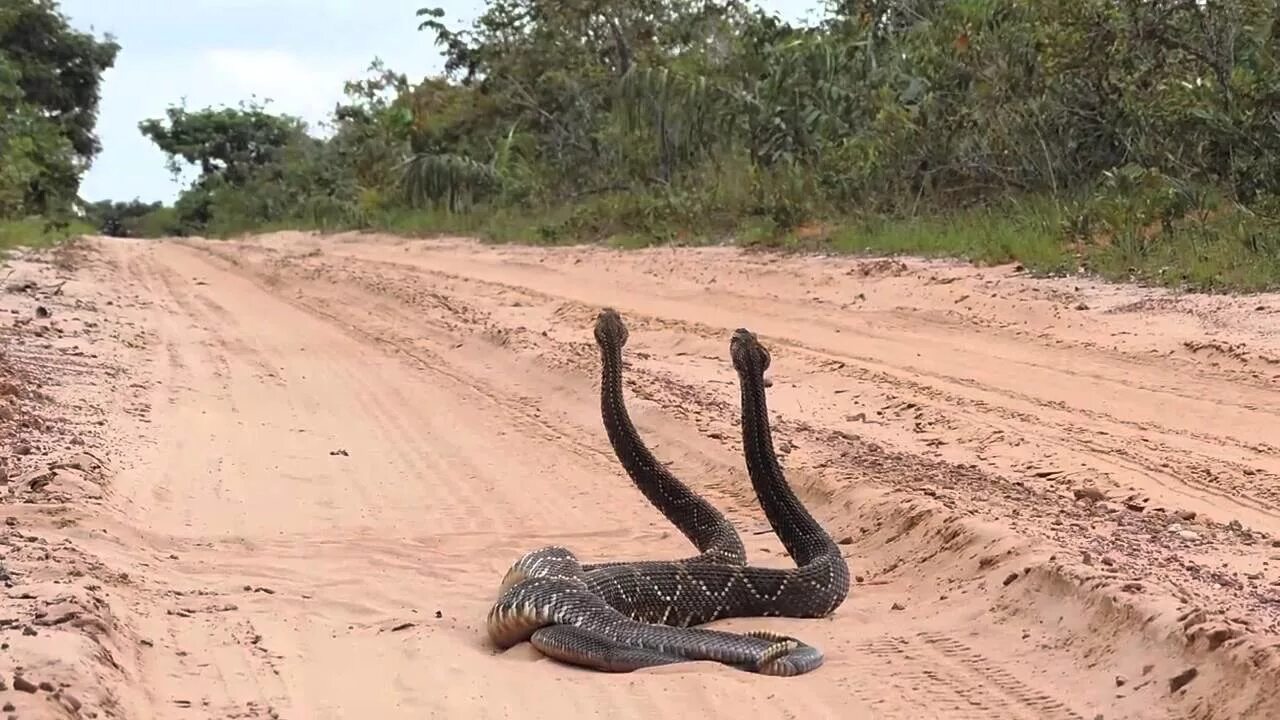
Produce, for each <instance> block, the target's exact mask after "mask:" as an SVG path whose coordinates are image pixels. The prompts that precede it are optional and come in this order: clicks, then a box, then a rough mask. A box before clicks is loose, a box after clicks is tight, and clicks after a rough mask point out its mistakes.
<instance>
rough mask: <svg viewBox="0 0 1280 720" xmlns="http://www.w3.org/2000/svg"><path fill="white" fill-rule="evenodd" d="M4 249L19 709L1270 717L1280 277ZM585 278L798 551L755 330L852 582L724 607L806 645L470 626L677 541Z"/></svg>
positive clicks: (649, 372)
mask: <svg viewBox="0 0 1280 720" xmlns="http://www.w3.org/2000/svg"><path fill="white" fill-rule="evenodd" d="M15 269H16V272H17V274H16V275H15V276H14V277H17V278H19V279H22V278H29V279H30V281H29V283H28V284H27V285H26V286H25V287H23V288H20V289H12V288H11V289H10V291H9V292H8V293H7V294H6V295H5V297H4V299H3V303H4V305H3V309H9V310H12V311H13V313H14V315H13V317H14V318H15V320H14V324H13V326H12V327H10V328H8V329H7V330H6V333H7V334H6V335H5V336H4V337H5V340H6V345H5V353H6V356H7V357H8V361H9V362H10V363H11V364H13V366H14V367H13V369H12V373H13V376H14V377H15V378H19V377H21V378H24V379H25V380H24V381H29V382H30V383H32V384H33V385H34V386H39V387H41V388H42V389H43V392H44V395H43V396H39V395H36V394H24V391H21V389H20V388H19V389H15V390H14V391H13V395H14V397H15V398H19V397H21V398H22V401H21V402H22V403H26V404H24V405H22V407H23V408H27V409H28V410H29V411H30V412H31V413H43V415H42V417H46V418H50V419H49V420H47V421H41V422H38V423H26V424H25V425H24V424H22V423H19V424H18V425H17V426H16V427H18V430H15V431H14V432H15V433H17V434H15V435H14V436H13V439H12V443H14V444H13V445H12V446H11V447H12V448H16V447H18V445H19V444H26V445H27V446H28V447H26V448H25V452H21V453H19V452H17V451H16V450H15V451H14V452H13V453H12V455H11V457H10V458H8V462H9V465H8V466H7V469H8V475H9V477H10V480H11V482H9V483H8V484H7V485H6V487H7V488H8V492H9V496H8V500H7V502H6V506H5V510H6V514H7V515H8V516H9V517H10V518H12V520H11V521H10V522H9V523H8V527H7V528H6V529H7V530H8V533H9V534H8V535H7V539H6V541H5V544H4V550H5V552H6V555H5V556H4V566H5V568H6V569H7V571H8V573H9V574H11V575H12V585H13V587H14V590H13V591H12V593H13V594H12V596H11V597H10V598H9V599H8V600H6V601H5V602H6V603H7V604H6V605H5V606H4V607H3V608H2V611H3V613H4V615H5V616H8V617H11V618H12V621H11V622H6V624H5V627H4V628H3V629H2V630H0V632H3V635H4V639H5V640H6V641H7V644H6V647H5V649H4V650H3V651H2V652H0V657H5V656H6V655H7V656H8V657H6V660H9V661H11V662H12V663H13V664H14V666H15V668H16V670H17V673H16V675H17V676H21V677H22V678H24V679H26V680H29V681H30V682H31V683H33V684H34V683H37V682H38V681H45V682H46V684H47V685H48V687H47V688H43V689H41V688H38V687H37V688H35V689H34V691H33V692H23V691H21V690H20V689H14V682H13V680H14V678H6V681H7V682H8V685H9V689H7V690H4V691H2V692H0V696H3V698H4V699H5V702H11V703H13V704H14V705H15V712H16V713H17V714H18V716H19V717H20V718H22V719H23V720H27V719H28V718H32V717H45V716H48V717H84V716H86V715H87V714H88V713H93V714H94V715H93V716H97V717H128V718H257V717H263V718H265V717H271V718H290V719H295V718H296V719H304V718H305V719H312V718H315V719H320V718H356V717H360V718H379V719H382V718H423V717H431V718H461V717H466V718H565V717H605V716H609V715H616V716H618V717H623V718H641V717H649V716H658V717H685V716H690V717H706V718H732V717H744V716H748V715H749V716H751V717H762V718H792V717H795V718H799V717H804V718H837V717H839V718H850V717H854V718H904V719H905V718H972V719H979V718H992V719H997V718H998V719H1001V720H1005V719H1017V718H1025V719H1028V720H1031V719H1039V718H1047V719H1050V720H1058V719H1061V720H1068V719H1075V718H1084V719H1086V720H1092V719H1093V718H1097V717H1104V718H1107V719H1108V720H1111V719H1113V718H1144V719H1145V718H1152V719H1155V718H1161V719H1163V718H1205V719H1208V718H1273V717H1280V699H1278V698H1276V697H1275V695H1274V692H1273V689H1274V687H1276V685H1275V683H1276V682H1277V681H1280V661H1278V660H1277V656H1278V655H1280V650H1277V647H1278V645H1277V638H1278V637H1280V297H1275V296H1265V297H1251V298H1243V299H1231V298H1206V297H1177V296H1171V295H1166V294H1163V293H1157V292H1153V291H1143V290H1138V289H1134V288H1126V287H1118V286H1107V285H1101V284H1095V283H1092V282H1087V281H1083V280H1076V279H1057V280H1034V279H1030V278H1026V277H1023V274H1022V273H1021V272H1020V271H1019V269H1018V268H1011V267H1002V268H992V269H975V268H971V267H968V266H964V265H960V264H944V263H926V262H900V261H897V260H855V259H847V258H815V257H779V256H776V255H756V254H751V253H744V252H740V251H736V250H730V249H701V250H694V249H680V250H672V249H659V250H648V251H641V252H630V253H623V252H615V251H610V250H605V249H599V248H595V249H587V248H574V249H538V248H495V247H485V246H481V245H477V244H474V243H470V242H464V241H445V240H441V241H404V240H397V239H392V238H383V237H376V236H354V235H351V236H346V235H344V236H334V237H313V236H307V235H301V234H293V233H288V234H279V235H271V236H264V237H260V238H255V239H251V240H246V241H243V242H211V241H203V240H185V241H176V240H175V241H165V242H143V241H130V240H107V239H99V240H94V241H91V242H89V243H87V244H86V245H85V247H84V248H83V249H82V250H81V251H80V254H79V255H77V256H75V257H71V258H64V259H63V261H60V262H59V261H55V262H53V263H52V264H50V263H49V262H47V261H45V260H42V259H40V258H37V257H28V258H27V259H25V260H23V261H21V262H18V263H16V264H15ZM58 278H61V279H62V281H65V282H66V285H63V286H58V285H56V283H57V282H58ZM55 288H56V289H55ZM37 305H38V306H41V307H45V308H46V315H47V316H39V317H37V316H36V315H35V314H34V313H36V311H35V309H34V308H35V307H36V306H37ZM605 305H610V306H613V307H616V308H617V309H618V310H619V311H621V313H622V314H623V316H624V318H625V319H626V321H627V322H628V324H629V326H630V329H631V333H630V336H631V340H630V342H629V344H628V346H627V348H626V350H625V353H626V358H627V363H628V366H627V369H626V382H627V393H628V395H627V399H628V402H629V404H630V407H631V410H632V414H633V416H634V418H635V420H636V421H637V424H638V425H639V427H640V431H641V433H642V434H643V435H644V436H645V438H646V439H647V440H648V441H649V443H650V444H651V446H652V447H653V449H654V452H655V454H657V455H658V456H659V457H661V458H662V459H663V460H666V461H669V462H670V463H671V468H672V470H673V471H674V472H675V473H676V474H677V475H678V476H679V477H681V478H683V479H685V480H686V481H687V482H688V483H689V484H690V485H692V486H693V487H695V488H697V489H698V490H700V491H702V492H705V493H706V494H707V496H708V497H709V498H710V499H711V500H712V501H713V502H714V503H715V504H717V505H718V506H719V507H722V508H724V509H725V510H726V511H727V512H728V513H729V514H730V516H731V517H732V518H733V519H734V521H735V522H736V523H737V525H738V527H739V528H741V529H742V531H743V535H744V538H745V539H746V540H747V543H748V550H749V552H750V554H751V561H752V562H755V563H762V564H771V565H779V566H784V565H786V563H787V562H788V560H787V558H786V556H785V554H784V553H783V552H782V550H781V545H780V544H779V543H778V542H777V540H776V539H775V538H774V537H773V536H772V535H771V534H768V533H767V532H765V531H767V525H766V524H765V523H764V520H763V515H762V514H761V513H760V511H759V509H758V508H757V507H756V505H755V501H754V498H753V497H752V495H751V491H750V485H749V482H748V480H747V478H746V475H745V471H744V467H743V461H742V458H741V449H740V437H739V431H738V429H737V420H736V416H737V413H738V400H737V384H736V376H735V375H734V373H733V370H732V368H731V366H730V364H729V362H728V339H729V335H730V333H731V332H732V330H733V329H734V328H736V327H739V326H745V327H749V328H750V329H752V330H755V331H756V332H757V333H759V335H760V336H761V338H762V340H763V341H764V342H765V344H766V345H767V346H768V347H769V348H770V349H771V351H772V354H773V363H772V368H771V380H772V387H771V389H770V393H771V394H770V396H769V402H770V409H771V414H772V416H773V421H774V436H775V442H777V443H778V444H779V446H780V450H781V451H782V453H783V458H782V462H783V464H784V467H785V469H786V471H787V473H788V477H789V479H790V480H791V482H792V484H793V486H795V487H796V488H797V489H798V491H799V492H800V493H801V495H802V498H803V499H804V500H805V501H806V502H807V503H808V504H809V505H810V507H811V508H812V509H813V511H814V514H815V515H816V516H817V517H818V518H819V520H820V521H821V522H823V523H824V524H825V525H826V526H827V527H828V528H829V529H830V531H831V532H832V534H833V535H835V536H836V537H837V538H839V539H840V540H841V543H842V545H843V547H844V548H845V549H846V550H847V556H848V558H849V562H850V565H851V568H852V569H853V571H854V572H855V574H856V575H857V576H858V577H857V582H856V583H855V585H854V586H853V588H852V589H851V592H850V597H849V600H848V601H847V602H846V603H845V604H844V605H843V606H842V607H840V608H839V610H838V611H837V612H836V614H835V615H834V616H833V617H832V618H830V619H826V620H820V621H814V620H788V619H756V618H744V619H736V620H731V621H725V622H720V623H716V624H715V626H716V627H723V628H725V629H731V630H745V629H754V628H767V629H774V630H777V631H781V632H786V633H788V634H792V635H795V636H798V637H801V638H803V639H805V640H806V641H808V642H810V643H812V644H814V645H816V646H818V647H820V648H821V649H822V650H823V652H824V653H825V655H826V663H825V665H824V666H823V667H822V668H820V669H819V670H817V671H816V672H813V673H811V674H809V675H805V676H801V677H797V678H768V677H762V676H756V675H751V674H747V673H743V672H739V671H735V670H731V669H727V668H724V667H720V666H716V665H712V664H707V663H697V664H687V665H676V666H671V667H667V668H663V669H659V670H649V671H642V672H637V673H633V674H625V675H607V674H601V673H592V672H587V671H582V670H577V669H574V668H570V667H566V666H564V665H560V664H557V663H555V662H553V661H551V660H548V659H545V658H542V657H541V656H539V655H538V654H537V653H536V651H533V650H532V649H531V648H529V647H527V646H521V647H518V648H516V649H514V650H511V651H509V652H506V653H496V652H495V651H494V650H493V649H492V648H491V647H490V646H489V645H488V642H487V639H486V638H485V636H484V633H483V627H482V623H483V618H484V613H485V611H486V610H487V609H488V606H489V604H490V603H492V601H493V599H494V596H495V592H496V589H497V585H498V582H499V580H500V578H501V576H502V573H503V572H504V571H505V570H506V568H507V566H508V565H509V564H510V563H511V562H512V561H513V560H514V559H515V558H516V557H517V556H518V555H520V554H521V553H522V552H524V551H526V550H528V549H532V548H534V547H537V546H540V545H544V544H549V543H563V544H567V545H569V546H570V547H572V548H574V549H575V550H576V551H577V552H578V553H579V554H580V556H581V557H583V558H584V559H587V560H592V561H595V560H602V559H612V558H631V557H637V556H651V557H675V556H683V555H685V554H687V553H688V552H689V551H690V548H689V546H688V544H687V543H686V542H685V541H684V540H683V538H682V537H681V536H680V535H679V534H678V533H676V532H674V531H673V529H672V528H670V527H669V526H668V525H667V524H666V523H665V521H664V520H663V518H662V517H661V516H660V515H659V514H658V513H657V512H656V511H655V510H654V509H653V508H652V507H650V506H649V505H648V504H647V503H646V502H645V501H644V499H643V497H642V496H641V495H640V493H639V492H637V491H636V490H635V489H634V488H633V487H632V486H631V484H630V481H629V480H628V479H627V477H626V475H625V474H624V473H623V472H622V470H621V467H620V466H619V464H618V462H617V461H616V459H615V458H614V456H613V454H612V451H611V449H610V447H609V444H608V440H607V438H606V436H605V434H604V430H603V428H602V426H601V421H600V417H599V400H598V378H597V375H598V372H599V369H598V362H599V361H598V356H597V351H596V348H595V345H594V343H593V340H592V335H591V325H592V322H593V321H594V318H595V314H596V312H597V311H598V309H599V308H600V307H602V306H605ZM32 318H35V319H32ZM15 385H21V383H18V382H15ZM13 402H14V407H15V408H16V407H19V404H18V403H19V401H18V400H17V399H15V400H14V401H13ZM31 417H35V414H33V415H31ZM0 419H2V416H0ZM68 457H71V458H73V460H72V461H71V462H68V460H67V458H68ZM42 478H43V479H42ZM59 613H61V615H60V614H59ZM54 620H57V622H54ZM27 629H30V630H31V631H32V632H30V633H28V632H26V630H27ZM68 697H71V698H74V700H73V701H72V700H68V699H67V698H68Z"/></svg>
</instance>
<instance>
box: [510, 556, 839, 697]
mask: <svg viewBox="0 0 1280 720" xmlns="http://www.w3.org/2000/svg"><path fill="white" fill-rule="evenodd" d="M487 627H488V630H489V636H490V637H491V638H492V639H493V641H494V644H495V645H497V646H498V647H499V648H504V649H505V648H508V647H511V646H513V645H515V644H517V643H520V642H522V641H525V640H528V641H529V642H530V644H532V645H533V646H534V647H535V648H537V649H538V650H539V651H540V652H542V653H543V654H544V655H547V656H549V657H552V658H555V659H558V660H560V661H562V662H567V663H570V664H574V665H580V666H585V667H590V668H593V669H596V670H602V671H606V672H630V671H632V670H637V669H640V668H645V667H653V666H656V665H668V664H671V663H678V662H689V661H694V660H712V661H716V662H720V663H724V664H726V665H731V666H733V667H736V668H739V669H741V670H746V671H749V672H755V673H760V674H763V675H783V676H790V675H799V674H801V673H805V672H809V671H810V670H813V669H815V668H817V667H818V666H820V665H821V664H822V660H823V657H822V653H821V652H820V651H818V650H817V649H815V648H813V647H812V646H810V645H807V644H805V643H803V642H801V641H799V640H797V639H795V638H792V637H788V636H785V635H779V634H776V633H770V632H761V631H756V632H748V633H742V634H738V633H729V632H720V631H716V630H704V629H701V628H676V627H670V626H667V625H655V624H652V623H646V622H642V621H638V620H633V619H631V618H629V617H627V616H625V615H623V614H622V613H621V612H619V611H618V610H617V609H616V608H613V607H611V606H610V605H609V604H608V603H606V602H605V601H604V599H603V598H601V597H600V596H599V595H597V594H596V593H593V592H591V591H590V590H589V589H588V587H587V583H586V582H585V581H584V580H583V571H582V566H581V565H580V564H579V563H578V560H577V558H576V557H575V556H574V554H573V553H572V552H571V551H570V550H569V549H568V548H564V547H561V546H550V547H545V548H542V549H540V550H535V551H533V552H531V553H528V554H526V555H525V556H524V557H522V558H521V559H520V560H519V561H517V563H516V564H515V565H514V566H512V568H511V570H510V571H509V572H508V573H507V576H506V577H505V578H503V583H502V591H501V595H500V597H499V599H498V602H497V603H495V604H494V605H493V607H492V608H491V609H490V611H489V616H488V618H487Z"/></svg>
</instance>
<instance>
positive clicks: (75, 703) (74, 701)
mask: <svg viewBox="0 0 1280 720" xmlns="http://www.w3.org/2000/svg"><path fill="white" fill-rule="evenodd" d="M62 702H63V703H64V704H66V706H67V707H69V708H71V712H80V707H81V706H82V705H83V703H81V702H80V698H77V697H76V696H75V695H72V694H71V693H67V692H64V693H62Z"/></svg>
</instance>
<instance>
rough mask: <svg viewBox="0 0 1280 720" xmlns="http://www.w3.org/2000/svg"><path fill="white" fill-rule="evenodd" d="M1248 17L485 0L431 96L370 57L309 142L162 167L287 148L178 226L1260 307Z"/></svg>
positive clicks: (1271, 119)
mask: <svg viewBox="0 0 1280 720" xmlns="http://www.w3.org/2000/svg"><path fill="white" fill-rule="evenodd" d="M1274 10H1275V9H1274V3H1272V2H1269V1H1264V0H1207V1H1206V2H1199V3H1192V2H1186V1H1185V0H1151V1H1149V2H1142V3H1138V2H1122V3H1121V2H1115V0H1043V1H1042V2H1027V1H1026V0H955V1H950V2H948V1H943V0H831V1H830V2H828V3H827V8H826V13H825V15H824V17H822V18H821V19H820V20H819V21H817V22H815V23H813V24H810V25H792V24H788V23H785V22H783V21H781V20H780V19H778V18H777V17H775V16H771V15H768V14H766V13H764V12H762V11H760V10H757V9H754V8H752V7H750V6H748V5H746V4H745V3H743V2H738V1H737V0H702V1H700V2H697V3H687V2H675V0H632V1H630V2H622V1H621V0H564V1H562V2H556V3H546V2H542V1H541V0H489V1H488V2H487V3H486V5H485V8H484V10H483V12H482V13H481V14H480V16H479V17H478V18H477V19H476V20H475V22H474V23H473V24H472V25H471V26H470V27H469V28H466V29H456V28H452V27H450V26H449V24H448V23H447V22H446V18H445V17H444V13H443V11H441V10H439V9H436V8H424V9H422V10H420V11H419V12H418V15H417V17H418V22H419V23H420V25H419V28H420V29H421V30H423V31H425V32H427V33H430V34H431V35H434V37H435V40H436V45H437V47H438V48H439V49H440V51H441V52H442V54H443V56H444V61H445V62H444V69H445V73H444V75H443V76H439V77H429V78H424V79H422V80H421V81H419V82H416V83H414V82H410V81H409V79H408V78H406V77H404V76H403V75H400V74H397V73H395V72H392V71H391V70H389V69H387V68H386V67H384V66H382V65H381V64H380V63H377V62H375V63H374V64H373V65H372V66H371V67H370V74H369V76H368V77H366V78H365V79H364V80H361V81H356V82H351V83H348V84H347V86H346V88H345V90H346V93H347V99H346V102H344V103H343V104H342V105H340V106H339V107H338V108H337V109H336V111H335V113H334V116H333V127H334V131H333V133H332V134H331V135H330V136H329V137H327V138H325V139H317V138H312V137H309V136H307V135H306V134H305V132H302V131H301V130H300V129H299V128H298V127H297V126H296V125H294V124H291V122H290V121H289V120H288V119H287V118H277V119H276V120H272V119H270V118H268V117H266V116H263V115H254V116H253V118H252V120H253V122H248V123H247V125H242V123H244V122H245V121H247V120H248V119H249V118H247V117H246V116H244V115H243V113H242V114H241V115H238V116H227V115H218V116H217V117H220V118H224V119H227V120H228V123H229V124H224V125H215V124H212V123H210V124H207V125H206V126H205V129H206V130H207V131H208V133H209V134H208V135H204V136H200V137H203V138H204V139H203V140H201V141H200V142H194V143H192V146H193V147H196V148H198V149H199V150H200V151H199V152H192V153H190V154H186V155H183V154H181V153H174V154H173V155H174V156H175V157H176V156H181V157H183V158H185V159H187V160H188V161H191V162H197V163H203V162H204V159H205V158H206V157H210V156H213V154H212V153H211V151H210V148H211V147H214V146H218V143H223V142H225V143H229V144H230V145H231V146H235V147H238V145H237V142H238V140H237V138H238V137H240V136H239V135H237V133H240V132H242V131H243V132H248V133H249V136H250V137H257V135H255V134H254V133H259V132H261V131H262V130H264V129H266V128H277V127H279V128H288V131H282V132H280V133H278V134H273V135H271V136H270V138H269V142H267V141H264V142H262V143H261V144H260V145H261V147H265V148H267V149H268V150H269V152H264V153H262V154H260V155H253V157H254V158H255V159H253V160H252V161H242V160H237V161H236V162H235V163H234V164H235V165H236V166H237V167H239V168H242V169H243V172H241V171H239V170H237V171H236V172H231V171H230V170H229V168H230V167H231V165H232V164H231V163H229V161H227V160H226V158H225V157H224V158H223V159H222V160H221V161H220V162H217V163H214V164H212V165H208V166H205V165H203V164H202V165H201V168H202V175H201V177H200V178H199V179H198V180H197V181H196V184H195V185H194V186H193V187H192V188H191V189H190V190H189V191H188V192H187V193H186V194H185V195H184V196H183V198H182V200H181V201H180V202H179V203H178V206H177V207H178V211H179V214H180V215H181V216H182V217H183V218H184V222H187V223H189V224H191V225H192V226H193V227H197V228H199V229H201V230H202V231H203V230H210V231H216V232H232V231H238V230H247V229H252V228H255V227H261V226H263V225H269V224H279V223H290V222H291V223H295V224H301V225H306V226H311V227H367V226H370V225H382V226H390V227H395V228H398V229H421V228H422V227H426V226H429V227H435V228H439V229H450V230H456V229H459V228H467V229H469V230H470V231H477V232H486V233H489V234H490V235H493V236H497V237H506V238H511V237H517V238H520V239H535V240H539V241H543V242H565V241H573V240H593V239H613V240H616V241H620V242H624V243H628V244H632V243H635V242H637V241H644V242H654V241H679V242H693V241H699V240H705V239H708V238H711V237H714V236H718V235H723V234H734V235H738V236H739V237H742V236H748V237H750V238H752V239H753V240H760V239H765V240H769V241H771V242H775V243H794V242H802V243H804V244H813V243H815V242H823V243H825V244H827V245H828V246H830V247H836V248H842V249H848V250H853V249H861V250H867V249H870V250H879V251H887V250H893V251H901V252H907V251H912V252H927V253H944V252H945V253H949V254H955V255H963V256H966V257H971V258H973V259H975V260H978V261H983V262H996V261H1006V260H1012V259H1017V260H1019V261H1021V262H1023V263H1024V264H1027V265H1028V266H1029V267H1034V268H1037V269H1041V270H1044V271H1046V272H1063V271H1070V270H1074V269H1078V268H1085V269H1088V270H1092V271H1095V272H1099V273H1102V274H1105V275H1108V276H1113V277H1130V276H1132V277H1138V278H1141V279H1144V280H1151V281H1156V282H1165V283H1170V284H1184V285H1190V286H1193V287H1200V288H1211V287H1221V286H1243V287H1251V288H1257V287H1265V286H1269V285H1271V284H1276V283H1280V267H1278V266H1280V259H1277V254H1278V253H1280V248H1278V247H1277V243H1276V241H1275V240H1274V238H1275V237H1276V234H1275V231H1276V230H1277V222H1278V220H1277V218H1278V217H1280V212H1277V211H1278V210H1280V64H1278V61H1280V43H1278V42H1277V23H1278V22H1280V21H1278V20H1277V16H1276V14H1275V11H1274ZM172 112H173V111H171V117H173V115H172ZM206 112H212V111H206ZM184 117H185V116H184ZM211 117H212V116H211ZM232 120H234V122H231V121H232ZM277 120H278V121H279V123H277ZM243 127H248V128H249V130H243ZM237 128H241V129H237ZM221 135H227V136H228V137H226V138H221V139H220V137H221ZM152 137H153V138H154V139H156V140H157V143H159V144H161V146H162V147H165V145H164V143H166V142H168V143H170V147H175V148H176V147H177V145H173V144H172V138H171V137H169V136H166V135H164V134H161V133H155V134H153V135H152ZM255 147H256V146H255ZM232 154H234V153H232ZM223 155H227V153H223ZM219 157H220V156H219ZM413 218H417V220H413ZM517 218H523V220H517ZM815 227H826V228H836V229H834V230H830V231H824V232H820V233H816V234H815V233H814V232H813V228H815Z"/></svg>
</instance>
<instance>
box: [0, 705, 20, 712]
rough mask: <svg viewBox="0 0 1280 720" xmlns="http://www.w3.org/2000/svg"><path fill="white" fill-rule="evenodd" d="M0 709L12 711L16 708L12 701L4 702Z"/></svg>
mask: <svg viewBox="0 0 1280 720" xmlns="http://www.w3.org/2000/svg"><path fill="white" fill-rule="evenodd" d="M0 710H4V711H5V712H13V711H14V710H17V708H16V707H14V706H13V703H5V704H4V707H3V708H0Z"/></svg>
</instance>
